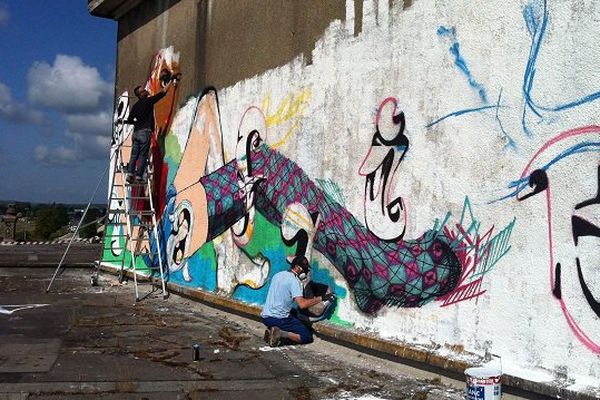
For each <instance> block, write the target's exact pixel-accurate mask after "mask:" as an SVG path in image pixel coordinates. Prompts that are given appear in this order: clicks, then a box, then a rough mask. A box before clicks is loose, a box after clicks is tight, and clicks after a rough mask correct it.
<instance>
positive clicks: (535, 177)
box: [517, 169, 548, 201]
mask: <svg viewBox="0 0 600 400" xmlns="http://www.w3.org/2000/svg"><path fill="white" fill-rule="evenodd" d="M529 187H531V188H533V191H532V192H530V193H527V194H526V195H525V196H523V197H521V198H519V196H517V200H518V201H523V200H525V199H527V198H529V197H531V196H535V195H536V194H538V193H540V192H543V191H544V190H546V189H548V175H547V174H546V171H544V170H543V169H536V170H535V171H533V172H532V173H531V175H530V176H529Z"/></svg>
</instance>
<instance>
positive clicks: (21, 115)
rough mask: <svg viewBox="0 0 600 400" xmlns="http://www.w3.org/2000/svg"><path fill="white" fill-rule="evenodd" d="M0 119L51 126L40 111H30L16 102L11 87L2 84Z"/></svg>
mask: <svg viewBox="0 0 600 400" xmlns="http://www.w3.org/2000/svg"><path fill="white" fill-rule="evenodd" d="M0 119H4V120H7V121H11V122H25V123H30V124H37V125H49V124H50V122H49V121H48V120H47V119H46V117H45V116H44V114H42V113H41V112H40V111H37V110H29V109H27V108H26V107H25V106H24V105H23V104H19V103H17V102H16V101H14V99H13V98H12V93H11V91H10V89H9V87H8V86H6V85H5V84H4V83H2V82H0Z"/></svg>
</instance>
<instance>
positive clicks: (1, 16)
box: [0, 8, 10, 26]
mask: <svg viewBox="0 0 600 400" xmlns="http://www.w3.org/2000/svg"><path fill="white" fill-rule="evenodd" d="M9 18H10V14H9V13H8V10H6V9H4V8H0V26H3V25H6V24H7V23H8V20H9Z"/></svg>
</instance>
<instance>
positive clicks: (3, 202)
mask: <svg viewBox="0 0 600 400" xmlns="http://www.w3.org/2000/svg"><path fill="white" fill-rule="evenodd" d="M16 203H29V204H32V205H40V204H48V205H50V204H60V205H65V206H81V205H84V206H85V205H87V204H88V203H87V202H84V203H81V202H74V203H65V202H62V201H32V200H13V199H8V200H5V199H0V205H2V206H3V205H6V204H16ZM90 205H91V206H107V205H108V199H107V202H106V203H101V202H92V203H91V204H90Z"/></svg>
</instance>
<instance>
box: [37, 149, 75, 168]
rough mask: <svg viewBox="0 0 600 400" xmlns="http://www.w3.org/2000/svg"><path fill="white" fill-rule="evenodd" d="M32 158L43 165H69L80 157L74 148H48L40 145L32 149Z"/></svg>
mask: <svg viewBox="0 0 600 400" xmlns="http://www.w3.org/2000/svg"><path fill="white" fill-rule="evenodd" d="M33 158H34V159H35V160H36V161H37V162H39V163H42V164H44V165H70V164H73V163H75V162H76V161H78V160H80V159H81V157H80V155H78V154H77V152H76V151H75V149H72V148H71V149H70V148H67V147H65V146H58V147H56V148H54V149H50V148H48V147H47V146H42V145H40V146H37V147H36V148H35V149H34V150H33Z"/></svg>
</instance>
